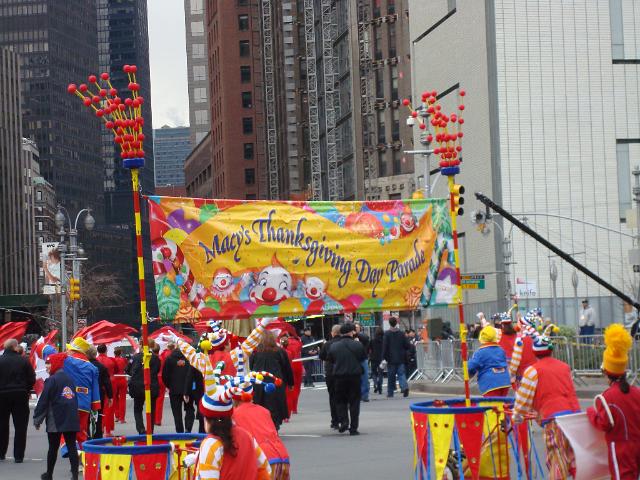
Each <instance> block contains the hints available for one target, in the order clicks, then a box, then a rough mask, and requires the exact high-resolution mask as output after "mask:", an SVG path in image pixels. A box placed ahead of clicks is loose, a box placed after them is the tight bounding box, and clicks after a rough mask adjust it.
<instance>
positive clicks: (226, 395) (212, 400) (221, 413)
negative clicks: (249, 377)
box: [198, 362, 242, 418]
mask: <svg viewBox="0 0 640 480" xmlns="http://www.w3.org/2000/svg"><path fill="white" fill-rule="evenodd" d="M223 369H224V362H218V364H217V365H216V368H215V369H214V370H213V378H214V382H215V385H213V386H212V388H211V390H210V391H209V393H205V394H204V395H203V397H202V398H201V399H200V405H198V410H199V411H200V413H201V414H202V415H203V416H205V417H207V418H216V417H230V416H231V415H232V414H233V399H234V398H235V397H238V396H241V395H242V389H241V388H240V387H238V386H236V385H233V384H231V383H229V382H227V383H225V384H224V385H221V384H220V379H221V374H222V370H223Z"/></svg>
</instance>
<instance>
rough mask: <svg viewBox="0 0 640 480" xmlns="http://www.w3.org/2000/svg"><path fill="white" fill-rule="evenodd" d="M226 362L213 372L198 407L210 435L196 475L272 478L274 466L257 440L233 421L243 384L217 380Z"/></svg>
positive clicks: (203, 478) (216, 479) (209, 479)
mask: <svg viewBox="0 0 640 480" xmlns="http://www.w3.org/2000/svg"><path fill="white" fill-rule="evenodd" d="M223 368H224V365H223V364H222V362H220V363H219V364H218V365H217V366H216V368H215V369H213V370H212V371H211V376H210V378H209V381H210V382H211V383H210V385H209V387H208V390H207V393H205V395H204V396H203V397H202V399H201V400H200V406H199V410H200V413H201V415H203V416H204V418H205V425H206V426H205V428H206V431H207V433H208V434H209V435H208V436H207V438H205V439H204V440H203V441H202V444H201V445H200V451H199V453H198V466H197V473H196V478H197V479H199V480H270V479H271V467H270V466H269V462H268V461H267V457H266V456H265V454H264V452H263V451H262V449H261V448H260V446H259V445H258V442H257V441H256V440H255V438H253V437H252V436H251V435H250V434H249V433H248V432H247V431H246V430H245V429H243V428H242V427H239V426H238V425H235V424H234V423H233V421H232V415H233V410H234V409H233V399H234V397H242V395H245V397H247V396H249V397H250V395H247V394H245V392H244V391H243V389H242V386H238V385H235V384H234V383H235V382H232V381H227V382H226V383H225V384H224V385H220V384H219V383H218V381H219V378H220V376H221V373H222V369H223Z"/></svg>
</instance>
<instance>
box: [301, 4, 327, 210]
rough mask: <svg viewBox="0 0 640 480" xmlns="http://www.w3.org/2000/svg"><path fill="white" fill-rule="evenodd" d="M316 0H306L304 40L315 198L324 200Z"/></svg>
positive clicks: (312, 185) (312, 180) (310, 157)
mask: <svg viewBox="0 0 640 480" xmlns="http://www.w3.org/2000/svg"><path fill="white" fill-rule="evenodd" d="M313 3H314V0H304V41H305V48H306V54H307V55H306V58H307V61H306V64H307V107H308V110H309V159H310V160H311V190H312V192H313V193H312V198H313V200H322V199H323V195H322V164H321V162H320V121H319V118H318V79H317V77H316V74H317V72H316V70H317V68H316V67H317V64H316V32H315V12H314V9H313Z"/></svg>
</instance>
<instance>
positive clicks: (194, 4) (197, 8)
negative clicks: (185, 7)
mask: <svg viewBox="0 0 640 480" xmlns="http://www.w3.org/2000/svg"><path fill="white" fill-rule="evenodd" d="M203 13H204V8H203V5H202V0H191V14H192V15H202V14H203Z"/></svg>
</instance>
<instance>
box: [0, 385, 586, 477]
mask: <svg viewBox="0 0 640 480" xmlns="http://www.w3.org/2000/svg"><path fill="white" fill-rule="evenodd" d="M317 385H318V387H319V388H315V389H304V390H303V392H302V395H301V398H300V406H299V411H300V413H299V414H298V415H294V416H293V418H292V420H291V422H290V423H287V424H284V425H283V427H282V429H281V432H280V433H281V435H282V437H283V439H284V442H285V444H286V446H287V448H288V450H289V454H290V456H291V463H292V478H293V479H303V480H328V479H329V480H331V479H336V480H340V479H354V480H355V479H359V478H369V479H398V480H400V479H409V478H412V461H413V457H412V453H411V452H412V435H411V427H410V421H409V405H410V403H412V402H417V401H421V400H426V399H430V398H433V397H432V396H430V395H428V394H423V393H420V394H417V393H416V394H411V395H410V396H409V398H402V396H401V395H400V396H396V397H394V398H392V399H387V398H385V397H384V395H376V394H372V395H371V401H370V402H369V403H362V404H361V416H360V433H361V435H360V436H354V437H352V436H350V435H349V434H348V433H345V434H339V433H337V432H336V431H335V430H331V429H330V428H329V404H328V401H327V391H326V389H324V388H322V387H320V385H321V384H319V383H318V384H317ZM590 403H591V402H582V405H583V407H586V406H587V405H588V404H590ZM127 422H128V423H126V424H117V425H116V434H118V435H128V434H129V435H131V434H134V433H135V428H134V425H133V412H132V405H131V403H129V405H128V409H127ZM163 423H164V425H163V426H162V427H158V429H157V431H158V432H159V433H168V432H171V431H172V428H170V427H169V425H172V424H173V418H172V416H171V412H170V408H169V401H168V399H166V401H165V404H164V422H163ZM536 437H537V440H538V441H537V442H536V443H540V435H539V433H538V434H537V435H536ZM12 444H13V436H12V438H11V440H10V447H9V452H7V455H8V457H7V460H5V461H4V462H0V479H1V480H5V479H7V480H8V479H16V480H17V479H20V480H32V479H33V480H37V479H39V478H40V474H41V473H42V472H43V471H44V470H45V469H46V452H47V438H46V433H45V432H44V430H43V429H41V430H40V431H37V430H35V429H34V428H33V427H32V426H30V428H29V433H28V439H27V451H26V455H25V461H24V463H23V464H15V463H13V459H12V458H10V457H11V456H12V453H13V452H12V448H13V446H12ZM539 451H540V453H541V455H543V456H544V453H543V449H540V450H539ZM542 461H544V460H543V459H542ZM68 472H69V463H68V461H67V460H66V459H60V458H59V459H58V463H57V465H56V472H55V474H54V478H55V479H67V478H69V473H68ZM513 478H515V476H514V477H513Z"/></svg>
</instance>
